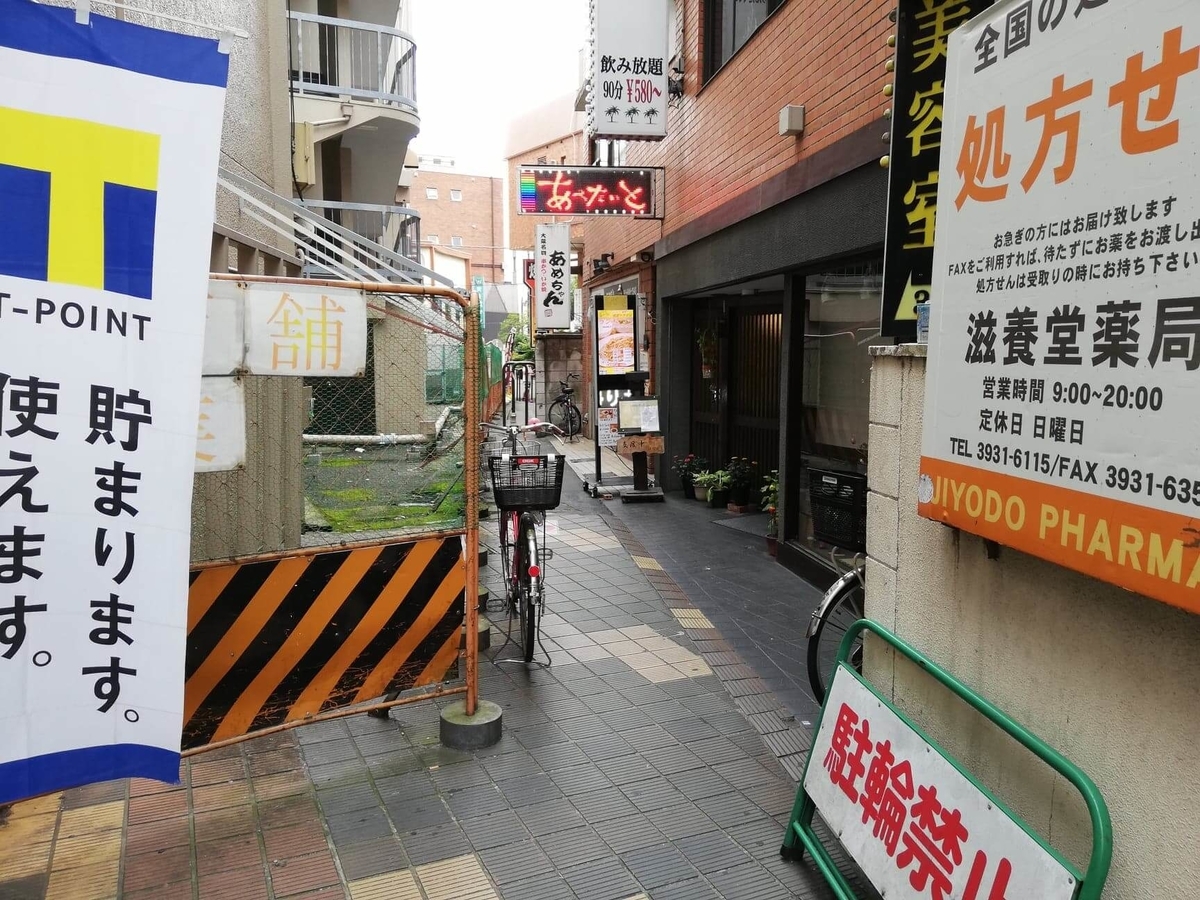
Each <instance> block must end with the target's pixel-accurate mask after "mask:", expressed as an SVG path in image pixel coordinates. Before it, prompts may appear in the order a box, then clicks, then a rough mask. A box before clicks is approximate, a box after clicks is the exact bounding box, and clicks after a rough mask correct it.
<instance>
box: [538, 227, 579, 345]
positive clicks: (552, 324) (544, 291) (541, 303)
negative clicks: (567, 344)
mask: <svg viewBox="0 0 1200 900" xmlns="http://www.w3.org/2000/svg"><path fill="white" fill-rule="evenodd" d="M535 243H536V247H535V248H534V280H535V283H536V290H535V291H534V298H533V306H534V315H535V319H536V327H537V328H538V329H540V330H545V329H551V328H570V327H571V304H570V302H569V298H570V296H571V226H570V225H539V226H537V234H536V238H535Z"/></svg>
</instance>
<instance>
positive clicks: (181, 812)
mask: <svg viewBox="0 0 1200 900" xmlns="http://www.w3.org/2000/svg"><path fill="white" fill-rule="evenodd" d="M187 812H188V798H187V791H182V790H179V791H170V792H168V793H162V794H148V795H146V796H141V797H132V798H130V800H129V811H128V822H129V824H130V825H141V824H144V823H146V822H159V821H162V820H163V819H173V818H175V817H177V816H185V815H187Z"/></svg>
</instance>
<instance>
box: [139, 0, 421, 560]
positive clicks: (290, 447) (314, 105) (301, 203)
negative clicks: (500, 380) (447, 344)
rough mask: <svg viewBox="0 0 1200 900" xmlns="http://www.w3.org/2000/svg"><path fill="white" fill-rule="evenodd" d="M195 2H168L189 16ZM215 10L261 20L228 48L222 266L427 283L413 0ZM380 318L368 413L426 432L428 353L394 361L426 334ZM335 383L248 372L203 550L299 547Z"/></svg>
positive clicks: (203, 517)
mask: <svg viewBox="0 0 1200 900" xmlns="http://www.w3.org/2000/svg"><path fill="white" fill-rule="evenodd" d="M193 7H194V4H193V3H191V2H185V0H178V2H165V3H161V4H159V5H158V7H157V8H158V9H160V10H161V11H163V12H168V13H172V14H176V15H179V16H184V17H186V16H188V15H194V13H195V10H194V8H193ZM206 14H207V17H208V18H209V19H210V20H212V21H215V22H219V23H234V24H237V25H238V26H239V27H240V28H242V29H244V30H246V31H247V32H249V34H250V37H249V39H247V40H240V41H237V42H235V43H234V46H233V49H232V52H231V54H230V75H229V89H228V92H227V100H226V112H225V123H224V133H223V138H222V155H221V167H222V168H221V172H220V176H219V180H218V191H217V213H216V221H215V222H214V226H213V246H212V271H214V272H225V271H228V272H238V273H242V274H247V275H269V276H270V275H288V276H311V277H316V278H336V279H344V278H349V277H353V276H355V273H358V275H357V278H358V279H362V278H365V277H369V275H370V273H372V272H374V273H382V274H383V275H384V277H386V278H388V279H394V280H408V281H420V280H421V271H420V270H419V267H418V268H417V269H409V268H408V267H411V266H415V265H416V264H417V263H418V262H419V259H420V255H419V254H420V250H419V240H420V238H419V235H420V218H419V214H418V213H417V212H416V211H415V210H412V209H408V208H405V207H403V206H402V205H400V204H399V203H398V202H397V200H396V193H397V188H398V186H399V185H400V183H401V181H402V180H403V177H404V171H405V168H404V162H405V159H406V157H407V154H408V145H409V143H410V142H411V140H412V139H413V138H414V137H415V136H416V135H417V133H418V131H419V127H420V118H419V115H418V111H417V104H416V99H415V98H416V69H415V53H416V43H415V41H414V40H413V39H412V38H411V36H410V35H409V33H408V31H407V25H408V21H409V14H408V8H407V3H406V2H405V0H384V2H379V0H369V2H368V0H293V2H292V3H291V6H290V11H289V10H288V9H286V8H285V7H284V6H283V5H282V4H245V3H242V2H234V0H221V2H218V3H216V4H215V5H214V4H209V5H208V6H206ZM129 17H132V16H129ZM293 141H294V146H295V152H294V153H293V151H292V147H293ZM327 228H328V229H329V230H326V229H327ZM397 273H400V274H397ZM369 327H370V329H371V331H372V340H371V346H372V355H373V359H371V360H369V362H368V370H369V372H374V374H369V375H368V378H367V379H354V380H353V381H354V382H363V384H361V385H357V386H358V387H360V388H363V387H365V388H366V389H367V393H368V394H370V395H372V396H371V397H366V399H365V400H363V402H364V403H366V404H367V405H366V407H365V408H364V409H363V410H362V416H361V418H362V419H363V423H358V424H361V427H368V426H369V428H370V431H371V432H393V433H414V432H417V431H419V429H420V420H421V419H422V418H423V417H424V414H425V413H424V410H425V405H424V401H425V398H424V384H423V382H424V378H423V375H424V364H425V359H424V353H414V354H412V355H413V358H414V360H417V362H416V363H415V365H416V368H415V369H414V370H413V371H412V372H410V371H408V370H407V369H406V370H405V371H404V372H400V371H399V370H397V369H396V366H395V365H394V360H396V359H397V358H399V357H400V356H401V348H407V347H410V346H416V345H417V344H418V343H420V344H421V346H423V341H424V338H423V335H417V334H414V333H413V332H414V329H413V328H412V327H411V326H407V325H405V324H404V323H402V322H399V321H397V320H395V319H393V318H387V317H384V316H382V315H379V314H375V313H373V314H372V319H371V320H370V322H369ZM418 339H419V340H418ZM414 372H415V374H414ZM333 381H334V380H333V379H305V378H288V377H272V378H268V377H247V378H246V379H245V383H246V406H247V409H246V447H247V453H246V464H245V466H244V467H243V468H241V469H237V470H234V471H229V472H219V473H210V474H199V475H197V476H196V480H195V490H194V496H193V504H192V509H193V512H192V518H193V540H192V545H193V546H192V552H193V558H194V559H197V560H202V559H215V558H225V557H232V556H238V555H243V554H249V553H260V552H269V551H273V550H280V549H286V548H292V547H297V546H299V545H300V534H301V529H302V525H303V520H304V486H303V445H302V440H301V436H302V434H303V433H304V432H305V431H306V430H312V427H314V425H321V424H323V423H321V422H318V421H315V420H314V419H313V417H312V415H313V410H314V409H315V410H317V411H318V412H319V410H320V409H321V408H322V406H325V407H327V408H333V407H335V406H337V405H338V404H339V403H344V392H345V391H346V389H347V384H346V383H345V382H347V380H346V379H338V380H337V381H338V382H343V383H340V384H332V383H331V382H333ZM368 381H369V382H371V383H370V384H369V385H367V384H366V382H368ZM324 394H328V395H329V396H328V397H327V398H325V399H324V401H323V395H324ZM339 397H342V398H343V399H342V400H339V399H338V398H339ZM359 405H360V406H361V405H362V404H359ZM355 430H358V429H355Z"/></svg>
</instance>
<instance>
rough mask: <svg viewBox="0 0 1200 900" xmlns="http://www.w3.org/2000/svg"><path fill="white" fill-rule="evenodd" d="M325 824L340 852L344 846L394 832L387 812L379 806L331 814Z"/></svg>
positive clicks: (386, 835)
mask: <svg viewBox="0 0 1200 900" xmlns="http://www.w3.org/2000/svg"><path fill="white" fill-rule="evenodd" d="M325 825H326V827H327V828H328V829H329V837H330V838H331V839H332V840H333V843H334V846H335V847H337V848H338V850H339V852H340V851H341V850H342V848H344V847H348V846H351V845H353V844H361V843H363V842H366V841H373V840H377V839H379V838H386V837H388V836H390V835H391V833H392V825H391V822H390V821H389V820H388V817H387V812H386V810H385V809H383V808H381V807H379V806H373V807H371V808H369V809H360V810H355V811H353V812H348V813H342V814H340V815H337V816H329V817H327V818H326V819H325Z"/></svg>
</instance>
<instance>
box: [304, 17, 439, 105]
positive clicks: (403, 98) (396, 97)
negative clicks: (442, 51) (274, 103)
mask: <svg viewBox="0 0 1200 900" xmlns="http://www.w3.org/2000/svg"><path fill="white" fill-rule="evenodd" d="M289 18H290V22H289V23H288V30H289V39H290V40H291V42H292V63H291V64H292V67H293V68H292V73H291V77H292V86H293V88H294V89H295V90H296V92H297V93H299V94H315V95H318V96H323V97H350V98H351V99H354V100H367V101H374V102H377V103H383V104H386V105H388V106H397V107H403V108H406V109H409V110H411V111H413V112H416V109H417V45H416V43H415V42H414V41H413V39H412V38H411V37H409V36H408V35H407V34H405V33H404V32H403V31H399V30H398V29H395V28H387V27H385V26H383V25H371V24H370V23H367V22H356V21H353V20H351V19H335V18H333V17H331V16H317V15H313V14H312V13H301V12H293V13H291V14H290V15H289Z"/></svg>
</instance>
